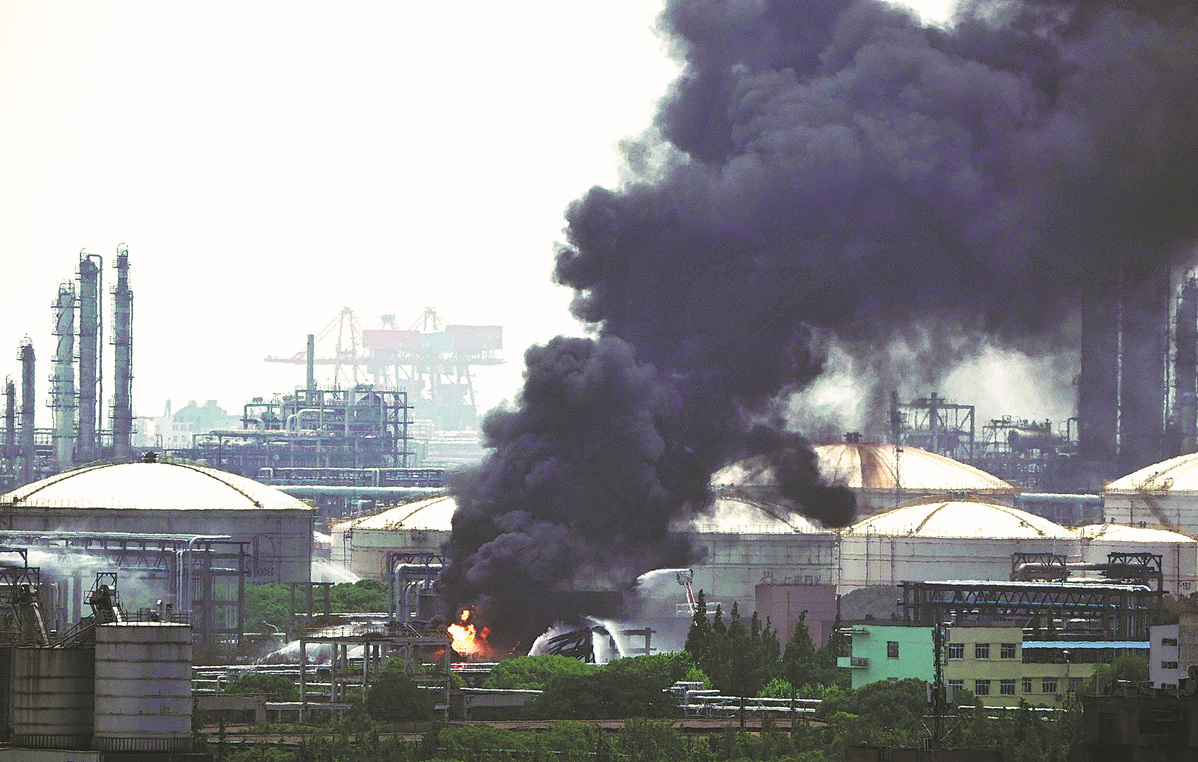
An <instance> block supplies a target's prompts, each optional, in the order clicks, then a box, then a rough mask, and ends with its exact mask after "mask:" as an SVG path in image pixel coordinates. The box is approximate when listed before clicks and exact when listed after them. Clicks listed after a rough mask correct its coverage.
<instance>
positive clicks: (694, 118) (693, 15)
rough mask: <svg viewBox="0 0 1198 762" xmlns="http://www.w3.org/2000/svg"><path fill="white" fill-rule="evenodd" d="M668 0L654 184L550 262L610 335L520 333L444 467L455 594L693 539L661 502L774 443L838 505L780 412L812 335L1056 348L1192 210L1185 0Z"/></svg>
mask: <svg viewBox="0 0 1198 762" xmlns="http://www.w3.org/2000/svg"><path fill="white" fill-rule="evenodd" d="M660 23H661V27H662V29H663V31H664V33H665V35H667V37H668V40H669V42H670V44H671V46H672V49H673V53H674V55H675V56H676V57H677V58H678V59H679V60H680V61H681V62H683V64H684V67H685V68H684V70H683V72H682V74H681V76H680V78H679V80H678V81H677V82H676V83H675V85H674V86H673V88H672V89H671V91H670V92H669V93H668V95H667V96H666V97H665V98H664V99H663V101H662V103H661V106H660V111H659V114H658V119H657V127H656V129H655V130H654V131H653V132H652V134H650V135H647V136H644V137H642V138H641V139H639V140H637V141H633V142H632V143H630V144H629V145H628V147H627V155H628V163H629V168H630V171H631V172H634V173H639V179H636V180H634V181H632V182H629V183H628V184H626V185H625V186H623V187H620V188H616V189H606V188H594V189H592V190H590V191H589V192H587V193H586V194H585V195H584V196H583V197H582V198H581V199H580V200H578V201H577V202H575V203H574V204H573V205H571V207H570V208H569V210H568V212H567V221H568V227H567V230H566V241H567V242H566V244H565V245H564V246H562V247H561V249H560V251H559V252H558V256H557V267H556V277H557V279H558V281H559V282H560V283H562V284H565V285H567V286H570V287H571V288H573V289H575V291H576V298H575V301H574V305H573V311H574V312H575V314H576V315H577V316H578V317H580V318H581V319H583V320H585V321H588V322H590V323H592V324H593V325H594V326H595V328H596V331H597V334H598V338H596V339H593V340H564V339H559V340H556V341H554V342H551V343H550V344H549V345H548V346H546V347H540V348H535V349H533V350H530V351H529V353H528V358H527V359H528V371H527V383H526V385H525V388H524V392H523V394H522V396H521V398H520V399H519V403H518V404H519V408H518V409H516V410H513V411H500V412H497V413H494V414H492V416H491V417H490V418H489V419H488V421H487V424H486V437H487V443H488V445H489V446H490V447H492V448H494V451H493V452H492V454H491V455H490V457H489V459H488V460H487V461H486V462H485V463H484V465H483V466H482V467H481V468H480V469H479V470H478V471H476V472H475V473H473V474H471V475H470V476H469V477H468V478H466V479H465V480H464V482H463V483H461V484H459V485H458V486H457V487H456V494H457V496H458V500H459V503H460V511H459V513H458V515H457V517H455V522H454V538H453V541H452V542H451V544H450V546H449V549H448V556H449V569H448V571H447V573H446V575H445V583H444V587H443V590H444V591H445V592H446V594H447V595H449V597H451V598H452V599H453V600H455V601H458V602H462V603H465V602H469V601H482V602H483V603H484V608H485V609H487V610H488V614H489V615H490V616H492V617H502V618H503V619H505V620H508V621H509V622H515V621H522V622H526V623H530V622H532V620H533V619H534V618H536V617H545V616H551V615H552V613H553V612H549V611H546V610H545V609H544V607H539V604H541V603H544V602H545V601H546V600H548V592H547V591H551V590H555V589H557V588H558V587H560V585H561V583H562V582H563V581H565V580H570V579H572V578H575V577H578V576H579V575H580V574H583V575H584V576H585V573H586V572H587V570H589V569H593V568H598V569H602V568H613V566H615V565H617V564H623V565H624V566H625V567H626V569H627V571H628V572H629V573H632V572H637V571H643V570H645V569H646V568H649V567H650V566H651V565H661V564H667V563H668V564H676V563H682V562H684V561H685V560H686V559H687V554H688V551H687V548H686V546H685V544H680V543H679V542H677V541H675V540H674V539H673V538H671V537H670V535H669V532H668V526H669V521H670V519H671V517H674V516H677V515H678V514H679V512H681V511H683V509H684V508H685V507H687V506H690V507H692V508H695V507H698V508H701V507H702V506H703V505H704V502H705V500H706V499H707V478H708V476H709V475H710V474H711V473H712V471H713V470H714V469H717V468H719V467H720V466H722V465H724V464H726V463H728V462H730V461H732V460H733V459H735V458H737V457H739V456H742V455H745V454H748V453H750V452H755V451H760V450H761V449H762V448H764V449H766V450H769V451H770V452H771V453H773V459H774V462H775V463H776V464H777V465H779V466H780V467H782V468H783V469H784V470H785V472H786V475H785V476H784V477H783V479H784V481H785V482H786V484H787V489H788V491H789V492H790V494H792V495H793V496H794V497H795V499H796V501H797V502H798V504H800V505H801V506H802V507H803V509H804V510H806V511H808V512H810V513H812V514H813V515H814V516H816V517H817V518H818V517H821V516H823V517H824V518H825V519H826V520H827V521H828V522H829V523H833V524H834V523H840V522H843V521H846V520H848V518H849V517H850V516H851V508H850V509H846V505H845V500H844V499H843V495H842V494H840V493H837V492H836V491H835V490H832V491H831V492H828V491H826V488H824V487H821V486H820V485H819V483H818V479H817V474H816V471H815V469H814V467H813V463H814V460H813V456H812V454H811V452H810V448H809V447H807V446H806V445H805V443H804V442H803V441H802V439H801V438H800V437H797V436H795V435H794V434H793V433H792V432H787V431H785V430H784V427H783V426H779V425H777V423H776V416H777V412H778V410H779V401H780V400H781V399H783V398H784V397H785V396H786V395H787V394H788V393H790V392H793V391H795V390H797V389H801V388H802V387H803V386H804V385H805V384H807V383H809V382H810V381H811V380H812V379H813V378H815V377H816V376H817V375H818V374H819V372H820V369H821V363H822V358H823V349H822V347H824V346H826V344H825V343H824V342H827V341H836V342H839V343H840V344H841V345H842V346H844V347H847V348H848V349H849V351H850V352H852V353H854V354H855V355H858V356H868V355H869V354H870V353H871V352H872V353H876V352H877V349H878V348H879V347H883V346H885V344H886V342H887V341H888V340H890V339H891V338H893V337H895V336H896V335H897V334H899V333H901V332H903V331H910V330H914V329H916V328H918V327H921V326H922V327H925V329H926V327H927V326H935V327H936V328H935V330H934V331H932V334H933V336H932V343H931V346H932V348H933V350H934V352H933V353H934V354H938V355H942V361H943V362H950V361H952V360H953V359H954V358H953V349H952V348H953V347H960V346H962V345H965V346H969V345H974V344H976V343H977V342H978V341H981V340H984V341H986V342H990V343H994V344H997V345H1000V346H1005V347H1010V348H1015V349H1022V350H1025V351H1029V352H1039V353H1044V352H1052V351H1055V350H1056V349H1059V348H1061V344H1062V340H1061V339H1060V338H1058V335H1059V333H1060V328H1061V326H1062V325H1063V324H1064V323H1065V321H1066V320H1067V319H1069V318H1070V317H1071V316H1075V315H1076V312H1077V309H1078V306H1079V304H1080V301H1081V299H1082V298H1083V296H1085V295H1086V294H1087V289H1089V290H1090V291H1094V290H1095V289H1097V288H1099V287H1103V286H1104V285H1105V284H1106V283H1108V282H1109V280H1110V278H1111V273H1113V272H1118V273H1119V274H1120V275H1119V277H1120V278H1121V279H1122V280H1123V281H1124V282H1127V283H1130V284H1133V286H1134V284H1135V283H1136V282H1137V281H1138V280H1140V279H1142V278H1145V277H1150V276H1151V275H1152V274H1154V273H1159V272H1161V271H1162V269H1163V268H1168V267H1169V266H1170V265H1171V263H1173V261H1174V260H1175V257H1176V256H1177V254H1178V252H1179V251H1182V250H1186V249H1187V247H1191V246H1192V245H1193V243H1194V241H1195V237H1196V233H1198V214H1196V213H1195V209H1198V140H1195V139H1194V136H1195V134H1198V105H1196V104H1198V56H1195V55H1194V51H1195V50H1198V23H1196V19H1195V10H1194V7H1193V4H1191V3H1185V2H1172V3H1170V2H1154V3H1147V2H1130V1H1128V2H1100V1H1097V0H1087V1H1086V2H1077V3H1054V2H1022V3H1021V2H976V3H970V4H968V5H966V6H964V7H963V9H962V10H961V11H960V16H959V18H958V19H957V20H956V23H955V25H954V26H953V27H952V28H951V29H939V28H929V27H924V26H922V25H921V24H920V23H918V22H917V21H916V20H915V19H914V18H913V17H912V16H911V15H910V14H909V13H908V12H906V11H904V10H903V9H901V8H899V7H897V6H892V5H889V4H886V3H883V2H877V1H874V0H861V1H855V2H850V1H844V0H842V1H834V0H724V1H719V2H717V1H716V0H670V1H669V2H668V3H667V7H666V9H665V11H664V13H663V15H662V17H661V20H660ZM613 54H614V53H613ZM953 337H958V338H959V337H968V338H967V340H965V341H963V342H962V341H959V340H954V339H953ZM884 362H885V361H884V358H883V359H881V360H878V361H877V363H879V364H883V365H884ZM761 426H765V427H766V428H765V429H762V428H760V427H761ZM754 427H758V428H756V429H755V428H754ZM771 428H772V431H771ZM540 624H543V622H536V623H535V625H531V624H530V626H539V625H540Z"/></svg>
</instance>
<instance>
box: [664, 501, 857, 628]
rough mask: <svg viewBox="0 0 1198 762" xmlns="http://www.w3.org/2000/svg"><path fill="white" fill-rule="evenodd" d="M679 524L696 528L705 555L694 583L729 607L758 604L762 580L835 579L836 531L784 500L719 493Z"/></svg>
mask: <svg viewBox="0 0 1198 762" xmlns="http://www.w3.org/2000/svg"><path fill="white" fill-rule="evenodd" d="M673 529H674V530H675V531H686V532H689V533H690V534H691V538H692V541H693V543H694V545H695V546H697V548H699V549H700V552H701V554H702V555H703V560H702V561H700V562H698V563H696V564H695V565H694V566H693V567H692V568H693V570H694V579H693V581H692V585H693V587H694V589H695V590H696V591H698V590H703V591H704V594H705V595H706V597H707V600H709V601H712V602H713V603H716V602H718V603H720V604H721V605H722V606H723V607H724V610H725V611H730V610H731V609H732V604H733V603H734V602H735V603H739V604H740V610H741V612H742V613H744V614H746V615H748V614H749V613H750V612H752V611H753V610H754V608H755V604H756V586H757V585H760V584H762V583H765V582H769V583H777V584H786V583H791V584H806V585H830V584H834V583H835V580H834V575H835V556H836V534H835V533H834V532H832V531H830V530H827V529H824V528H822V527H819V526H816V525H815V524H813V523H812V522H811V521H809V520H808V519H806V518H804V517H802V516H800V515H798V514H794V513H791V512H790V511H789V509H787V508H785V507H782V506H770V505H765V504H761V503H757V502H756V501H753V500H750V499H747V498H745V497H738V496H733V495H723V494H721V495H719V496H717V498H716V500H715V502H714V503H713V504H712V506H711V508H710V509H709V510H708V511H706V512H705V513H704V514H702V515H698V516H694V517H693V518H691V519H690V520H689V521H687V522H685V523H683V522H678V523H677V524H676V525H675V526H674V527H673Z"/></svg>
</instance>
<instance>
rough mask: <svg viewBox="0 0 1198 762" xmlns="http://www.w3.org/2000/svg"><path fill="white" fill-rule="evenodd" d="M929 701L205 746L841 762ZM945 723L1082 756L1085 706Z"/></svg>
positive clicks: (920, 695)
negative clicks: (780, 713) (737, 724)
mask: <svg viewBox="0 0 1198 762" xmlns="http://www.w3.org/2000/svg"><path fill="white" fill-rule="evenodd" d="M642 658H644V657H642ZM925 706H926V705H925V693H924V686H923V683H922V682H920V681H918V680H902V681H899V682H897V683H890V682H880V683H874V684H872V685H869V686H865V687H862V688H860V689H858V690H855V691H846V692H844V693H843V694H840V695H838V696H837V697H835V698H834V699H827V700H825V701H824V706H823V708H822V711H821V713H820V719H821V722H819V723H802V722H799V723H795V726H794V728H793V729H792V730H786V729H784V728H779V727H777V726H776V725H775V724H774V723H772V722H770V721H769V720H766V721H764V722H763V724H762V728H761V731H760V732H753V733H748V732H744V731H741V730H738V729H736V728H734V727H732V726H728V727H725V728H723V729H721V730H719V731H717V732H715V733H712V734H710V735H706V736H690V737H688V736H685V735H684V734H683V733H682V732H681V731H680V730H678V729H677V728H675V727H673V726H672V725H671V724H670V723H669V722H668V721H664V720H654V719H645V718H639V719H630V720H627V721H626V722H625V723H624V724H623V725H622V727H620V728H618V729H615V730H608V729H604V728H603V727H602V726H600V725H597V724H594V723H585V722H579V721H570V720H565V721H559V722H553V723H551V724H550V725H549V726H548V728H547V729H544V730H536V731H531V730H530V731H513V730H507V729H503V728H498V727H494V726H490V725H483V724H478V725H470V726H464V727H452V728H451V727H444V726H441V725H439V724H433V725H432V726H431V727H430V728H429V729H428V731H427V732H425V733H424V735H423V737H422V738H420V739H418V740H404V739H403V738H402V737H400V736H396V735H391V734H388V733H387V732H386V727H385V726H383V725H379V724H378V723H377V722H375V721H373V720H372V719H371V718H370V717H369V716H368V715H365V714H362V713H358V714H353V715H350V716H347V717H345V718H344V719H342V720H338V721H337V722H335V723H333V724H332V725H331V726H330V728H329V732H328V733H326V734H325V735H322V736H315V737H308V738H305V739H304V740H303V741H301V742H300V743H299V744H298V745H297V746H295V747H293V748H278V747H273V746H267V745H261V746H257V747H251V748H245V747H237V746H234V745H231V744H224V743H220V742H217V743H213V744H212V745H211V750H212V752H213V754H214V757H215V758H216V759H217V760H218V761H219V762H249V761H250V760H271V761H272V762H348V761H349V760H355V761H361V762H375V761H376V760H377V761H380V762H381V760H392V761H395V762H449V761H450V760H455V761H463V762H484V761H486V760H502V761H504V762H511V761H512V760H530V761H532V760H544V761H545V762H548V761H549V760H557V761H559V762H609V761H610V762H615V760H629V761H632V762H657V761H658V760H662V761H663V762H664V761H666V760H669V761H670V762H750V761H752V762H839V761H840V760H843V759H844V758H845V754H846V751H847V749H848V748H849V747H850V746H862V745H873V746H896V747H897V746H906V747H912V746H919V745H921V744H922V741H923V739H924V738H925V737H926V736H927V729H926V728H925V727H924V723H923V721H922V715H923V713H924V710H925ZM949 728H950V729H949V731H948V734H947V737H946V738H945V739H944V742H945V744H946V745H948V746H956V747H960V748H977V749H995V748H998V749H1002V758H1003V759H1004V760H1005V762H1042V761H1043V762H1080V760H1081V757H1082V744H1081V740H1082V739H1081V709H1080V707H1079V706H1078V705H1077V703H1076V701H1071V702H1069V703H1068V704H1067V705H1066V707H1065V709H1064V710H1063V711H1062V712H1060V713H1059V714H1058V715H1057V717H1056V718H1055V719H1054V720H1052V721H1045V720H1044V719H1043V717H1042V716H1041V715H1039V714H1037V713H1036V712H1035V711H1033V710H1031V709H1028V708H1026V707H1022V708H1020V709H1019V710H1017V711H1015V712H1010V713H1005V714H1004V715H1003V716H1001V717H998V718H991V717H990V716H989V713H988V712H986V711H984V710H981V709H980V708H976V707H962V708H960V709H958V710H956V715H955V718H954V719H953V721H952V722H951V723H949Z"/></svg>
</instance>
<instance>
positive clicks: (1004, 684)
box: [998, 680, 1015, 696]
mask: <svg viewBox="0 0 1198 762" xmlns="http://www.w3.org/2000/svg"><path fill="white" fill-rule="evenodd" d="M998 692H999V693H1001V694H1002V695H1004V696H1014V695H1015V681H1014V680H999V681H998Z"/></svg>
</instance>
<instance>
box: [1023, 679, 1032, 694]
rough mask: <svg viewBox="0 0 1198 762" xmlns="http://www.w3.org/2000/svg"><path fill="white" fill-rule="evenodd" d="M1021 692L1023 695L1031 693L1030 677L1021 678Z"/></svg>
mask: <svg viewBox="0 0 1198 762" xmlns="http://www.w3.org/2000/svg"><path fill="white" fill-rule="evenodd" d="M1023 692H1024V693H1031V692H1032V679H1031V678H1030V677H1025V678H1023Z"/></svg>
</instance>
